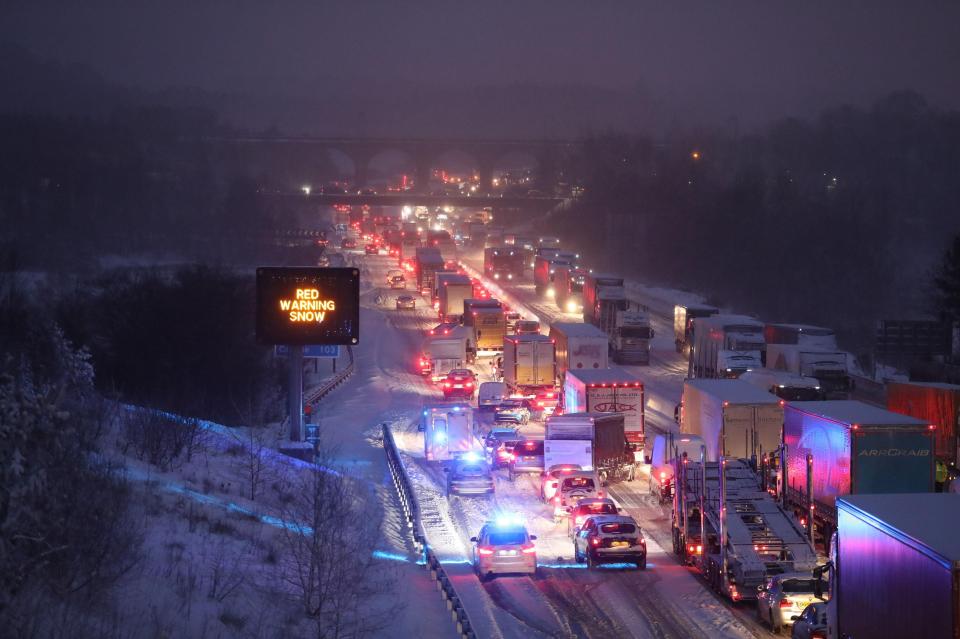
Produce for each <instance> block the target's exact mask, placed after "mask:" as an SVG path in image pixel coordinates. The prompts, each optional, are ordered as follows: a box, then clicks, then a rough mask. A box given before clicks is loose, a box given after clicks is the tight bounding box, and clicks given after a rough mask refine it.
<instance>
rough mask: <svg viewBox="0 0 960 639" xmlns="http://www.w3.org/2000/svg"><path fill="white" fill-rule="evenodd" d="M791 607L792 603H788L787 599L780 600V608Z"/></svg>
mask: <svg viewBox="0 0 960 639" xmlns="http://www.w3.org/2000/svg"><path fill="white" fill-rule="evenodd" d="M792 605H793V602H792V601H790V600H789V599H787V598H783V599H781V600H780V607H781V608H789V607H791V606H792Z"/></svg>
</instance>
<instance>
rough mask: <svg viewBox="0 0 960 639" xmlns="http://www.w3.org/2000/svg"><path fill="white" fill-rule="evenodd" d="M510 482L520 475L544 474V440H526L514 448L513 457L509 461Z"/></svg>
mask: <svg viewBox="0 0 960 639" xmlns="http://www.w3.org/2000/svg"><path fill="white" fill-rule="evenodd" d="M507 469H508V470H509V473H510V481H513V480H514V479H516V476H517V475H518V474H520V473H542V472H543V440H542V439H524V440H523V441H520V442H517V445H516V446H514V447H513V456H512V457H511V458H510V459H508V460H507Z"/></svg>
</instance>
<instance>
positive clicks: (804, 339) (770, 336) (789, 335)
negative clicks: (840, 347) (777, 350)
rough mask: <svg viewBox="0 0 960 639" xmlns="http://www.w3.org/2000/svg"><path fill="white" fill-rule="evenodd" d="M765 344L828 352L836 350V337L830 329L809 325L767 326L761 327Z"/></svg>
mask: <svg viewBox="0 0 960 639" xmlns="http://www.w3.org/2000/svg"><path fill="white" fill-rule="evenodd" d="M763 337H764V340H765V341H766V343H767V344H798V345H800V346H807V347H813V348H818V349H823V350H828V351H835V350H837V336H836V334H835V333H834V332H833V329H832V328H826V327H824V326H811V325H810V324H767V325H766V326H764V327H763Z"/></svg>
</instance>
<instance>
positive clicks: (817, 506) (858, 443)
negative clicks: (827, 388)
mask: <svg viewBox="0 0 960 639" xmlns="http://www.w3.org/2000/svg"><path fill="white" fill-rule="evenodd" d="M934 430H935V428H934V427H933V425H931V424H929V423H928V422H927V421H924V420H920V419H916V418H914V417H908V416H906V415H900V414H899V413H893V412H890V411H888V410H884V409H882V408H878V407H876V406H871V405H869V404H864V403H863V402H857V401H852V400H832V401H821V402H796V403H788V404H787V405H786V406H785V409H784V420H783V452H782V457H783V459H782V460H781V473H782V476H781V480H780V483H781V496H782V498H783V500H784V503H785V504H787V505H789V506H791V507H793V508H794V509H795V510H796V511H797V512H799V513H806V514H807V515H809V514H810V511H811V510H812V511H813V513H812V514H813V519H812V522H813V523H814V524H815V525H816V527H817V528H819V530H820V532H821V535H822V537H823V539H825V540H826V539H829V537H830V533H832V532H833V531H834V530H835V529H836V525H837V512H836V500H837V498H838V497H843V496H845V495H860V494H876V493H929V492H933V481H934V447H935V445H934V437H935V432H934ZM811 496H812V499H811Z"/></svg>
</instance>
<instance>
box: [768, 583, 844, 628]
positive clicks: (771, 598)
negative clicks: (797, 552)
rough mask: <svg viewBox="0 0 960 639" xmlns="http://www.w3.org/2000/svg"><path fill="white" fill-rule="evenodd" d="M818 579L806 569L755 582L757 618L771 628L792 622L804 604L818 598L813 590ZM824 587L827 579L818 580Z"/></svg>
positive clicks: (804, 606) (813, 601) (814, 601)
mask: <svg viewBox="0 0 960 639" xmlns="http://www.w3.org/2000/svg"><path fill="white" fill-rule="evenodd" d="M816 585H817V580H816V579H815V578H814V577H813V575H812V574H810V573H809V572H788V573H784V574H782V575H774V576H773V577H770V578H769V579H767V582H766V583H765V584H764V585H762V586H757V618H759V619H760V621H762V622H766V623H768V624H770V628H771V629H772V630H773V631H774V632H780V630H781V629H782V628H783V627H784V626H792V625H793V622H794V621H796V620H797V618H798V617H799V616H800V613H802V612H803V610H804V608H806V607H807V606H808V605H810V604H812V603H816V602H817V601H820V600H819V599H817V597H816V595H815V594H814V593H815V591H816ZM821 586H822V588H823V590H824V591H826V590H828V586H827V584H826V583H823V584H821Z"/></svg>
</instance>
